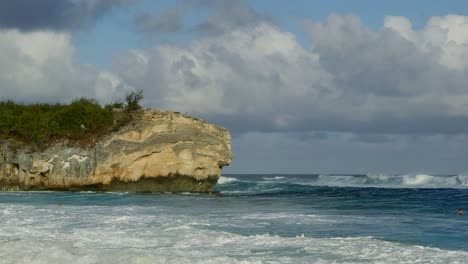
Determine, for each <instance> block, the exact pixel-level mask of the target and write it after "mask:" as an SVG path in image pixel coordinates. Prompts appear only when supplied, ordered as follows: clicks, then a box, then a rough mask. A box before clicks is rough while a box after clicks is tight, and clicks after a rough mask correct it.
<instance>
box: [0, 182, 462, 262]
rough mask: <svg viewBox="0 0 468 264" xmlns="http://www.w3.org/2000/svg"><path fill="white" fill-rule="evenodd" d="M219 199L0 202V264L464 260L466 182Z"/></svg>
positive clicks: (293, 186)
mask: <svg viewBox="0 0 468 264" xmlns="http://www.w3.org/2000/svg"><path fill="white" fill-rule="evenodd" d="M216 191H217V194H215V195H193V194H178V195H173V194H162V195H161V194H160V195H139V194H126V193H64V192H47V193H39V192H15V193H8V192H4V193H0V222H1V228H0V263H66V262H68V263H220V262H222V263H427V262H428V261H429V260H430V261H432V263H466V261H467V259H468V211H467V215H463V216H457V215H456V213H455V212H456V210H457V209H458V208H465V209H468V177H465V176H461V175H453V176H430V175H396V176H392V175H390V176H388V175H227V176H223V177H222V178H221V179H220V181H219V184H218V186H217V187H216ZM60 203H63V205H58V204H60Z"/></svg>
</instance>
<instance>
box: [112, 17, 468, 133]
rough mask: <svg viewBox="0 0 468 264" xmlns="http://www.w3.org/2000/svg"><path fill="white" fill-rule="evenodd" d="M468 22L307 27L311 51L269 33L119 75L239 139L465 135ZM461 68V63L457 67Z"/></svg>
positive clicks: (168, 53) (221, 37)
mask: <svg viewBox="0 0 468 264" xmlns="http://www.w3.org/2000/svg"><path fill="white" fill-rule="evenodd" d="M467 26H468V22H467V20H466V18H465V17H461V16H453V15H451V16H446V17H435V18H432V19H431V20H430V21H429V22H428V23H427V25H426V26H425V27H424V28H423V29H421V30H414V29H413V28H412V26H411V23H410V21H409V20H408V19H406V18H402V17H387V18H386V19H385V22H384V26H383V27H382V28H381V29H380V30H378V31H373V30H371V29H369V28H366V27H364V26H363V25H361V23H360V20H359V18H358V17H355V16H337V15H333V16H330V17H329V18H328V19H327V20H326V21H324V22H313V21H306V22H305V23H304V29H305V30H306V31H307V33H308V34H309V36H310V41H311V44H312V48H310V49H305V48H304V47H303V46H301V45H300V44H299V43H298V41H297V40H296V38H295V36H294V35H293V34H291V33H289V32H283V31H281V30H280V29H279V28H277V27H275V26H273V25H272V24H271V23H259V24H256V25H254V26H250V27H240V28H236V29H234V30H230V31H226V32H224V33H222V34H218V35H211V36H207V37H204V38H201V39H198V40H196V41H194V42H192V43H191V44H190V45H189V46H187V47H175V46H169V45H157V46H155V47H154V48H153V49H148V50H132V51H128V52H122V53H121V54H119V55H118V56H117V60H116V61H115V65H114V68H115V71H116V72H117V73H118V74H119V75H120V76H121V77H122V78H123V79H124V80H125V81H127V82H128V83H129V84H131V85H132V86H135V87H138V88H142V89H144V90H145V94H146V99H147V100H146V102H147V104H148V106H154V107H162V108H170V109H177V110H180V111H184V112H190V113H193V114H198V115H202V116H205V117H209V118H210V119H211V120H214V121H216V122H220V123H221V124H224V125H226V126H228V127H230V128H233V129H234V130H238V131H239V132H241V131H248V130H257V131H313V130H316V131H344V132H346V131H348V132H350V131H352V132H378V133H419V134H421V133H465V132H466V131H467V130H468V89H466V83H467V81H468V75H467V74H466V71H467V66H466V61H467V60H465V59H463V58H464V56H465V55H464V54H465V52H468V46H467V45H466V37H465V35H466V33H465V32H468V30H465V27H467ZM460 58H462V59H460Z"/></svg>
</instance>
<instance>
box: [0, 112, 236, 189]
mask: <svg viewBox="0 0 468 264" xmlns="http://www.w3.org/2000/svg"><path fill="white" fill-rule="evenodd" d="M230 144H231V136H230V134H229V131H228V130H227V129H225V128H222V127H219V126H216V125H213V124H210V123H208V122H206V121H203V120H199V119H196V118H193V117H190V116H187V115H184V114H180V113H177V112H171V111H159V110H140V111H139V113H138V115H135V117H134V118H133V120H132V121H131V122H130V123H129V124H127V125H126V126H124V127H122V128H120V129H119V130H118V131H116V132H111V133H108V134H106V135H104V136H102V137H100V138H99V139H98V140H96V142H90V143H89V144H87V146H84V147H80V146H79V145H78V144H69V142H66V141H60V142H56V143H54V144H52V145H51V146H49V147H48V148H47V149H45V150H43V151H32V150H31V149H30V148H28V147H24V146H20V147H18V146H17V145H15V144H14V141H12V140H5V141H3V142H0V188H1V190H4V191H5V190H72V191H77V190H92V191H128V192H211V191H212V190H213V187H214V185H215V184H216V182H217V180H218V178H219V176H220V174H221V169H222V167H223V166H227V165H229V164H230V162H231V160H232V153H231V145H230Z"/></svg>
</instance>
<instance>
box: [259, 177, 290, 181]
mask: <svg viewBox="0 0 468 264" xmlns="http://www.w3.org/2000/svg"><path fill="white" fill-rule="evenodd" d="M263 179H264V180H269V181H271V180H274V181H277V180H284V179H286V177H282V176H275V177H263Z"/></svg>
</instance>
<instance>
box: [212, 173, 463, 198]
mask: <svg viewBox="0 0 468 264" xmlns="http://www.w3.org/2000/svg"><path fill="white" fill-rule="evenodd" d="M312 187H314V188H315V187H343V188H345V187H361V188H367V187H370V188H412V189H420V188H452V189H467V188H468V175H428V174H405V175H387V174H361V175H281V176H274V177H265V176H264V175H252V176H249V175H239V176H232V175H230V177H226V176H222V177H221V178H220V179H219V180H218V187H217V189H218V190H219V191H221V192H222V193H226V194H229V193H231V194H234V193H235V194H260V193H262V194H274V193H295V192H308V191H311V190H312V189H310V188H312Z"/></svg>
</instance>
